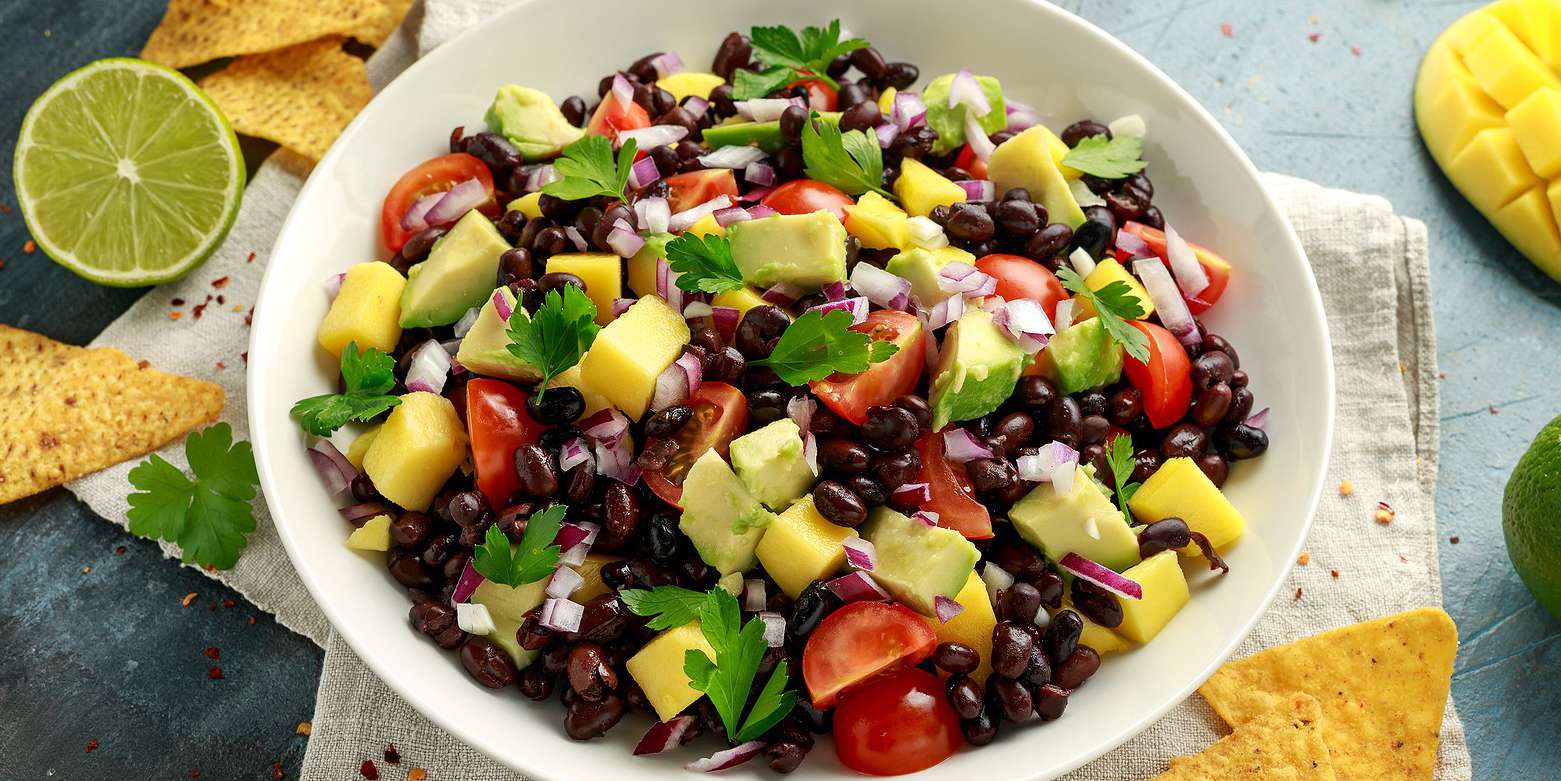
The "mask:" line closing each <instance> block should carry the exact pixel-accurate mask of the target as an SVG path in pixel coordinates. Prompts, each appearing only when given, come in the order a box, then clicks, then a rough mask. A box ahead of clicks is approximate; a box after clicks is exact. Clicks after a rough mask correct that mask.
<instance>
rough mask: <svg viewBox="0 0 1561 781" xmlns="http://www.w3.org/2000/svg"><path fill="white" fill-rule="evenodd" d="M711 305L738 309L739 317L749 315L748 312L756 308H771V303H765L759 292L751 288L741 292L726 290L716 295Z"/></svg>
mask: <svg viewBox="0 0 1561 781" xmlns="http://www.w3.org/2000/svg"><path fill="white" fill-rule="evenodd" d="M710 305H711V306H725V307H731V308H732V309H736V310H737V314H738V316H739V317H741V316H742V315H746V314H748V310H750V309H752V308H754V307H756V306H769V305H770V302H768V301H765V300H764V297H763V296H761V295H760V294H759V291H757V290H754V289H753V288H751V287H744V288H742V289H740V290H726V291H723V292H720V293H716V294H715V297H714V298H712V299H710Z"/></svg>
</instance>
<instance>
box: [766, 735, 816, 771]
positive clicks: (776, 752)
mask: <svg viewBox="0 0 1561 781" xmlns="http://www.w3.org/2000/svg"><path fill="white" fill-rule="evenodd" d="M807 756H808V751H807V749H805V748H803V747H802V746H801V745H800V744H798V743H793V742H792V741H789V740H778V741H776V742H774V743H771V744H770V745H768V746H765V748H764V763H765V764H767V765H769V766H770V769H771V770H773V771H775V772H777V773H780V774H782V775H785V774H787V773H790V772H792V771H793V770H796V769H797V768H799V767H801V766H802V760H803V759H806V758H807Z"/></svg>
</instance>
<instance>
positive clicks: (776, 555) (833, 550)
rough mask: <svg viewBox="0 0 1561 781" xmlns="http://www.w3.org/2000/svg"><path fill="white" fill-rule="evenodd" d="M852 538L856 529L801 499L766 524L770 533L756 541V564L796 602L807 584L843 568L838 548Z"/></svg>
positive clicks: (843, 558)
mask: <svg viewBox="0 0 1561 781" xmlns="http://www.w3.org/2000/svg"><path fill="white" fill-rule="evenodd" d="M856 536H857V533H856V530H854V529H848V528H846V527H844V526H840V525H838V524H833V523H830V522H829V521H828V520H826V519H825V518H824V516H822V515H819V514H818V508H816V507H814V506H813V497H812V496H804V497H802V498H801V499H799V500H797V503H796V504H793V505H792V506H791V507H788V508H787V509H786V512H783V513H781V514H780V515H778V516H776V517H775V520H774V521H771V522H770V530H769V531H767V532H765V533H764V539H762V540H760V541H759V548H758V550H757V553H758V556H759V563H760V564H763V565H764V571H765V572H767V573H769V575H770V577H771V578H773V579H774V580H775V583H776V584H777V585H779V586H780V587H781V591H784V592H786V595H787V596H789V597H791V598H792V599H796V598H797V597H798V595H800V594H801V593H802V591H803V589H806V588H807V587H808V584H809V583H812V582H813V581H815V580H823V579H825V578H827V577H829V576H831V575H833V574H835V573H836V572H839V571H840V569H841V568H842V567H844V566H845V564H846V551H845V548H842V547H840V545H841V543H843V542H845V541H846V540H848V539H851V538H852V537H856Z"/></svg>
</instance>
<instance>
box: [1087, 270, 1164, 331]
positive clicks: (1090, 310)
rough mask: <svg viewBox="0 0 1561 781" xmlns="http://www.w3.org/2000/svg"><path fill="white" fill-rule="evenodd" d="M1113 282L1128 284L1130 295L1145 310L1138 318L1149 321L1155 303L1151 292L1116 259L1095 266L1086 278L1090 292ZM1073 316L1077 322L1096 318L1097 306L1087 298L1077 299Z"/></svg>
mask: <svg viewBox="0 0 1561 781" xmlns="http://www.w3.org/2000/svg"><path fill="white" fill-rule="evenodd" d="M1112 282H1125V283H1127V286H1128V289H1129V291H1130V295H1132V296H1133V297H1135V298H1137V299H1138V303H1139V305H1140V306H1142V307H1143V309H1144V313H1143V314H1142V315H1139V316H1138V319H1139V320H1148V319H1149V316H1150V315H1152V314H1154V301H1152V300H1150V298H1149V291H1148V290H1145V289H1144V285H1143V283H1142V282H1139V281H1138V277H1135V276H1133V275H1132V274H1131V273H1129V272H1128V270H1127V269H1125V268H1123V267H1122V264H1121V263H1118V262H1117V261H1116V259H1115V258H1106V259H1105V260H1102V261H1100V262H1099V263H1097V264H1095V270H1094V271H1091V272H1089V276H1087V277H1085V278H1084V285H1085V287H1088V288H1089V289H1090V290H1097V291H1098V290H1100V289H1101V288H1103V287H1105V286H1106V285H1109V284H1111V283H1112ZM1073 316H1074V319H1075V320H1079V319H1088V318H1091V317H1094V316H1095V305H1094V304H1091V303H1090V302H1089V299H1087V298H1080V299H1077V300H1076V301H1075V304H1074V315H1073Z"/></svg>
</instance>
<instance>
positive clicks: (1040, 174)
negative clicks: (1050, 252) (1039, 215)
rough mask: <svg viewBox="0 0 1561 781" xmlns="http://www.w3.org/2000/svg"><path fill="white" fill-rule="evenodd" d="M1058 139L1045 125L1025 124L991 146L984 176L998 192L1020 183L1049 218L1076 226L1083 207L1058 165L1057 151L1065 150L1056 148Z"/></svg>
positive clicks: (1019, 185)
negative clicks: (1024, 126) (1026, 127)
mask: <svg viewBox="0 0 1561 781" xmlns="http://www.w3.org/2000/svg"><path fill="white" fill-rule="evenodd" d="M1060 143H1061V140H1060V139H1058V138H1057V135H1056V134H1055V133H1053V132H1051V131H1050V130H1048V129H1047V128H1046V126H1045V125H1036V126H1034V127H1032V128H1029V129H1027V130H1025V131H1023V132H1021V133H1019V135H1016V136H1014V137H1013V138H1010V139H1008V140H1007V141H1004V142H1003V143H1001V144H998V145H997V148H996V149H994V150H992V156H991V157H989V158H988V159H987V168H986V170H987V176H989V177H991V180H992V184H993V185H994V186H995V187H996V189H997V192H998V193H999V194H1001V193H1006V192H1008V191H1009V190H1011V189H1013V188H1015V187H1023V188H1024V189H1026V190H1028V191H1029V192H1030V197H1031V199H1032V200H1034V201H1035V202H1036V203H1039V204H1042V205H1044V206H1045V207H1046V211H1047V213H1048V214H1049V215H1050V219H1051V221H1052V222H1060V223H1063V224H1065V225H1067V226H1068V227H1070V228H1077V227H1078V226H1079V225H1082V224H1083V223H1084V210H1082V209H1080V208H1079V202H1078V199H1076V198H1074V197H1073V190H1072V189H1070V188H1069V186H1068V179H1067V177H1066V176H1065V175H1064V174H1063V171H1062V169H1061V168H1060V167H1059V166H1058V162H1057V161H1058V160H1060V159H1061V158H1060V157H1058V152H1059V151H1061V152H1062V153H1063V154H1064V155H1065V154H1067V152H1066V145H1063V147H1062V148H1061V149H1059V147H1058V144H1060Z"/></svg>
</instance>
